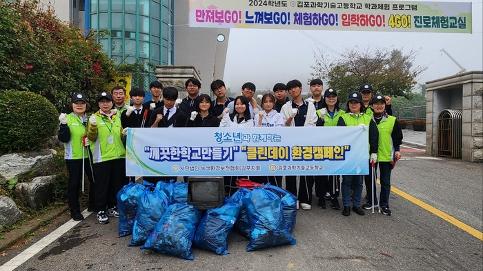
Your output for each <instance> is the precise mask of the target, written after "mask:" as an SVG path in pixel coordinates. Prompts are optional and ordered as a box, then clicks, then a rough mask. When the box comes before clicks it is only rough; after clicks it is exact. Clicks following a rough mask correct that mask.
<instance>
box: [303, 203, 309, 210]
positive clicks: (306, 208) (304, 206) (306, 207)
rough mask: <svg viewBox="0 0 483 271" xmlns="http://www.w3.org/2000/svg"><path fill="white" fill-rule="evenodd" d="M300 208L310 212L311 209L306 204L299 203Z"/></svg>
mask: <svg viewBox="0 0 483 271" xmlns="http://www.w3.org/2000/svg"><path fill="white" fill-rule="evenodd" d="M300 207H301V208H302V210H311V209H312V205H310V204H307V203H300Z"/></svg>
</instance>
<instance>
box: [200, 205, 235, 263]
mask: <svg viewBox="0 0 483 271" xmlns="http://www.w3.org/2000/svg"><path fill="white" fill-rule="evenodd" d="M240 209H241V205H240V204H238V203H234V202H231V201H226V202H225V204H224V205H223V206H221V207H218V208H215V209H210V210H207V211H206V212H205V214H204V215H203V217H202V218H201V221H200V223H199V225H198V227H197V228H196V233H195V237H194V239H193V243H194V244H195V245H196V246H197V247H199V248H203V249H207V250H211V251H213V252H215V253H216V254H218V255H226V254H228V244H227V239H228V234H229V233H230V232H231V230H232V229H233V226H234V225H235V221H236V219H237V217H238V214H239V212H240Z"/></svg>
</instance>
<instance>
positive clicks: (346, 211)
mask: <svg viewBox="0 0 483 271" xmlns="http://www.w3.org/2000/svg"><path fill="white" fill-rule="evenodd" d="M342 215H343V216H350V215H351V208H350V207H345V206H344V210H342Z"/></svg>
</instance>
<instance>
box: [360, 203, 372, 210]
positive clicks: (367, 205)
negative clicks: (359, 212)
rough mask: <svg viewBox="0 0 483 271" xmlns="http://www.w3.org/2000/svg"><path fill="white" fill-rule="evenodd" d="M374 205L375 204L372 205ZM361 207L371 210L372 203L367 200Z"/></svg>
mask: <svg viewBox="0 0 483 271" xmlns="http://www.w3.org/2000/svg"><path fill="white" fill-rule="evenodd" d="M374 207H375V206H374ZM362 209H364V210H371V209H372V204H371V203H369V202H367V203H364V204H363V205H362Z"/></svg>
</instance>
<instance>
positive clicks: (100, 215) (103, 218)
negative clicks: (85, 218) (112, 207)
mask: <svg viewBox="0 0 483 271" xmlns="http://www.w3.org/2000/svg"><path fill="white" fill-rule="evenodd" d="M97 221H98V222H99V223H100V224H107V223H109V217H108V216H107V214H106V212H105V211H99V212H97Z"/></svg>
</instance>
